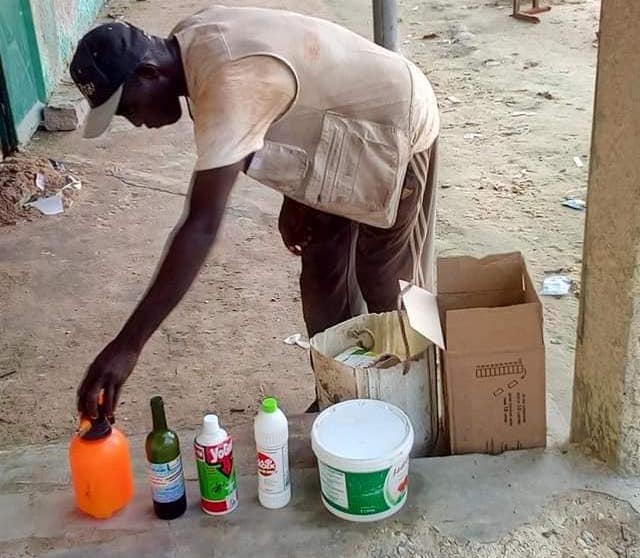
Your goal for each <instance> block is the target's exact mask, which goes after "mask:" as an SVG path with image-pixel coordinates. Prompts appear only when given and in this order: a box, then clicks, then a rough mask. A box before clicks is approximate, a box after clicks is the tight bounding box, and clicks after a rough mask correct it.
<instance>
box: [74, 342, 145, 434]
mask: <svg viewBox="0 0 640 558" xmlns="http://www.w3.org/2000/svg"><path fill="white" fill-rule="evenodd" d="M138 356H139V352H138V351H136V350H133V349H132V348H131V347H129V346H128V345H127V344H126V343H123V342H122V341H119V340H118V339H117V338H116V339H114V340H113V341H112V342H111V343H109V344H108V345H107V346H106V347H105V348H104V349H103V350H102V352H101V353H100V354H99V355H98V356H97V357H96V359H95V360H94V361H93V363H92V364H91V366H89V369H88V370H87V373H86V374H85V376H84V379H83V380H82V383H81V384H80V387H79V388H78V411H79V412H80V414H81V415H84V416H89V417H92V418H96V417H97V416H98V400H99V398H100V394H101V393H102V394H103V396H102V410H103V412H104V414H105V415H106V416H107V417H108V418H109V420H110V421H112V422H113V416H114V411H115V408H116V406H117V404H118V398H119V396H120V389H121V388H122V385H123V384H124V383H125V381H126V380H127V378H128V377H129V375H130V374H131V372H132V371H133V369H134V367H135V365H136V363H137V362H138Z"/></svg>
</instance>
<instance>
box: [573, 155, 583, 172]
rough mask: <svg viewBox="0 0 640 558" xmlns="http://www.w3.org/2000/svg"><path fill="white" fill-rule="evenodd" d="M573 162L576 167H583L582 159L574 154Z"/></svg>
mask: <svg viewBox="0 0 640 558" xmlns="http://www.w3.org/2000/svg"><path fill="white" fill-rule="evenodd" d="M573 162H574V163H575V165H576V167H578V168H579V169H581V168H582V167H584V163H583V162H582V159H581V158H580V157H579V156H578V155H576V156H575V157H574V158H573Z"/></svg>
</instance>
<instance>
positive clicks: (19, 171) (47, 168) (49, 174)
mask: <svg viewBox="0 0 640 558" xmlns="http://www.w3.org/2000/svg"><path fill="white" fill-rule="evenodd" d="M80 188H81V183H80V181H79V180H78V179H77V178H75V177H74V176H73V175H72V174H70V173H69V171H68V170H67V169H66V168H65V166H64V164H63V163H62V162H60V161H56V160H54V159H48V158H42V157H34V156H29V155H27V154H22V153H20V154H17V155H14V156H12V157H7V158H6V159H5V160H4V161H3V162H2V163H0V226H2V225H15V224H17V223H18V222H21V221H29V220H31V219H33V218H35V217H38V216H39V215H42V214H45V215H55V214H56V213H61V212H62V211H63V210H64V209H66V208H68V207H70V206H71V204H72V203H73V199H74V197H75V194H76V191H77V190H79V189H80ZM56 197H57V198H58V199H55V198H56ZM46 198H54V199H51V200H47V201H43V202H42V203H37V204H36V203H35V202H38V200H39V199H46ZM60 203H62V210H61V209H60ZM38 206H39V207H38ZM32 208H36V209H38V211H34V210H33V209H32ZM42 209H44V211H42Z"/></svg>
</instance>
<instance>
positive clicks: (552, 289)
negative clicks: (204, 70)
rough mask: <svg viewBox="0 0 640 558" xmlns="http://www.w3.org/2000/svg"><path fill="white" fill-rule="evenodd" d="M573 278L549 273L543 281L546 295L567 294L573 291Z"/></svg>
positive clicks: (543, 290)
mask: <svg viewBox="0 0 640 558" xmlns="http://www.w3.org/2000/svg"><path fill="white" fill-rule="evenodd" d="M572 285H573V280H572V279H571V278H570V277H567V276H566V275H547V277H545V278H544V281H543V282H542V294H543V295H544V296H565V295H567V294H569V292H570V291H571V286H572Z"/></svg>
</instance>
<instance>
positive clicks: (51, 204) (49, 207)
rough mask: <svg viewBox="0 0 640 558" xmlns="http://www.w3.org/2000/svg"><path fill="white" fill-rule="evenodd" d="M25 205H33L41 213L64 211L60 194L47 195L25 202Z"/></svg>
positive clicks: (55, 213) (50, 213) (53, 213)
mask: <svg viewBox="0 0 640 558" xmlns="http://www.w3.org/2000/svg"><path fill="white" fill-rule="evenodd" d="M25 207H35V208H36V209H37V210H38V211H40V213H42V214H43V215H58V213H62V212H63V211H64V205H63V204H62V198H61V197H60V196H49V197H47V198H40V199H38V200H36V201H33V202H29V203H26V204H25Z"/></svg>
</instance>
